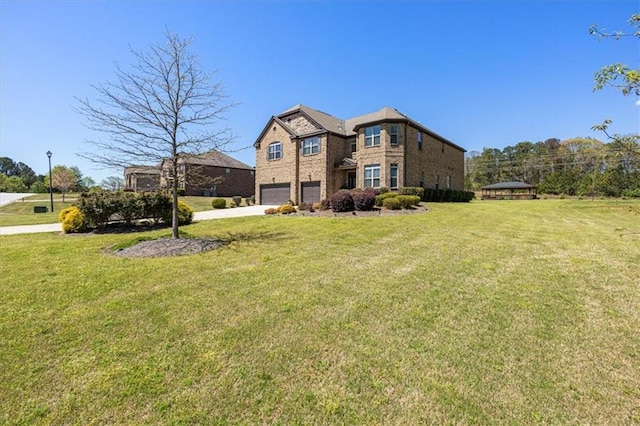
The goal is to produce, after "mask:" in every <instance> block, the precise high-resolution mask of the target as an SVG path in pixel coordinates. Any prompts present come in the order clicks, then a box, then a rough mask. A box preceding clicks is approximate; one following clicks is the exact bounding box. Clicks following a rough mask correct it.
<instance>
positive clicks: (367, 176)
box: [364, 164, 380, 188]
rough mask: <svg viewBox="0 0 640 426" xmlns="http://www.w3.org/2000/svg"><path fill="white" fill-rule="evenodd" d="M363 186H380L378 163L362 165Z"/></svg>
mask: <svg viewBox="0 0 640 426" xmlns="http://www.w3.org/2000/svg"><path fill="white" fill-rule="evenodd" d="M364 186H365V188H379V187H380V164H372V165H370V166H364Z"/></svg>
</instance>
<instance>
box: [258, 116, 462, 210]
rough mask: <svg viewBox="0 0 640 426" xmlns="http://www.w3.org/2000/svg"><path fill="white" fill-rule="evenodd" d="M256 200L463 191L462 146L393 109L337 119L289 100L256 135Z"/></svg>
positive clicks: (263, 202)
mask: <svg viewBox="0 0 640 426" xmlns="http://www.w3.org/2000/svg"><path fill="white" fill-rule="evenodd" d="M254 147H255V148H256V179H255V185H256V187H255V193H256V198H257V201H258V202H259V203H260V204H282V203H285V202H287V201H288V200H291V201H293V202H294V203H296V204H297V203H299V202H303V201H304V202H306V203H309V202H315V201H320V200H321V199H324V198H327V197H329V196H331V194H333V193H335V192H336V191H338V190H339V189H341V188H367V187H372V188H379V187H387V188H389V189H396V188H399V187H403V186H421V187H425V188H441V189H444V188H451V189H458V190H462V189H463V188H464V153H465V150H464V149H463V148H461V147H460V146H458V145H456V144H454V143H453V142H451V141H449V140H448V139H445V138H444V137H442V136H440V135H438V134H436V133H434V132H433V131H431V130H429V129H428V128H426V127H425V126H423V125H422V124H420V123H419V122H417V121H415V120H413V119H411V118H409V117H407V116H406V115H404V114H402V113H400V112H398V111H397V110H395V109H393V108H388V107H385V108H382V109H381V110H379V111H376V112H374V113H371V114H366V115H361V116H358V117H354V118H350V119H347V120H342V119H340V118H337V117H333V116H331V115H329V114H326V113H324V112H321V111H318V110H315V109H313V108H309V107H306V106H304V105H296V106H294V107H293V108H290V109H288V110H286V111H284V112H282V113H281V114H278V115H276V116H273V117H271V119H270V120H269V122H268V123H267V125H266V126H265V128H264V130H263V131H262V133H260V136H259V137H258V139H257V140H256V142H255V144H254Z"/></svg>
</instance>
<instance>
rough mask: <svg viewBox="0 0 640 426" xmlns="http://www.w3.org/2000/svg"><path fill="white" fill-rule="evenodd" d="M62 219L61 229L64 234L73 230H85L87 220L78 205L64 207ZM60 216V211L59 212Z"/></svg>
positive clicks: (73, 231)
mask: <svg viewBox="0 0 640 426" xmlns="http://www.w3.org/2000/svg"><path fill="white" fill-rule="evenodd" d="M65 210H66V212H65V214H64V219H63V220H62V230H63V231H64V232H65V233H66V234H70V233H75V232H84V231H86V230H87V221H86V218H85V216H84V215H83V214H82V212H81V211H80V209H79V208H78V207H75V206H73V207H69V208H66V209H65ZM60 216H62V212H61V214H60Z"/></svg>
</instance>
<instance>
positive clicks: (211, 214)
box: [0, 205, 278, 235]
mask: <svg viewBox="0 0 640 426" xmlns="http://www.w3.org/2000/svg"><path fill="white" fill-rule="evenodd" d="M269 207H275V208H277V207H278V206H271V205H262V206H248V207H236V208H234V209H220V210H207V211H204V212H195V213H194V214H193V221H194V222H198V221H201V220H214V219H227V218H232V217H245V216H261V215H263V214H264V211H265V210H266V209H268V208H269ZM38 232H62V224H60V223H50V224H45V225H20V226H0V235H15V234H34V233H38Z"/></svg>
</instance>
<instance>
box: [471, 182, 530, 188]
mask: <svg viewBox="0 0 640 426" xmlns="http://www.w3.org/2000/svg"><path fill="white" fill-rule="evenodd" d="M534 188H536V186H535V185H529V184H528V183H524V182H500V183H494V184H491V185H486V186H483V187H482V189H534Z"/></svg>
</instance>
